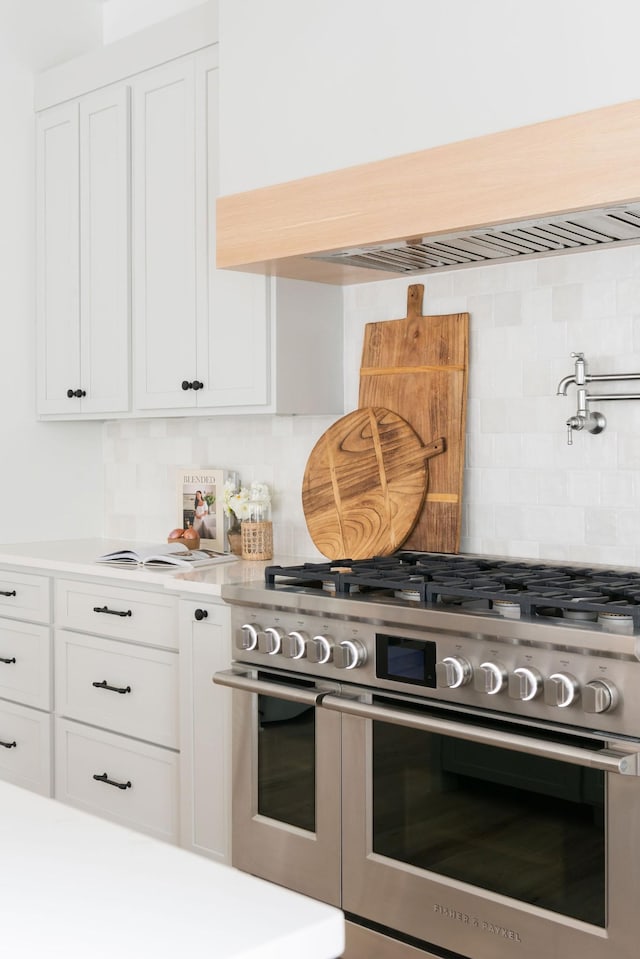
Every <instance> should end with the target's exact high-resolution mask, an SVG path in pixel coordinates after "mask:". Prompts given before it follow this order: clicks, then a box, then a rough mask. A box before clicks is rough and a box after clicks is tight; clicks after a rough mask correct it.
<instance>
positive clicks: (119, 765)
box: [0, 568, 232, 863]
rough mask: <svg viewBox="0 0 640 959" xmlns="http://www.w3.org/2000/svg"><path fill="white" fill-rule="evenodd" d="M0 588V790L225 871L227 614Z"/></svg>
mask: <svg viewBox="0 0 640 959" xmlns="http://www.w3.org/2000/svg"><path fill="white" fill-rule="evenodd" d="M0 586H2V589H0V593H1V594H2V596H1V597H0V599H1V600H2V602H0V613H2V615H0V780H7V781H9V782H12V783H15V784H16V785H19V786H22V787H24V788H26V789H31V790H33V791H34V792H39V793H42V794H43V795H46V796H54V798H56V799H58V800H61V801H62V802H65V803H69V804H71V805H73V806H77V807H79V808H81V809H84V810H85V811H88V812H91V813H94V814H96V815H98V816H103V817H105V818H107V819H112V820H114V821H116V822H119V823H121V824H123V825H125V826H128V827H130V828H133V829H137V830H139V831H141V832H144V833H148V834H149V835H152V836H155V837H158V838H160V839H164V840H166V841H168V842H172V843H176V844H178V843H179V844H180V845H182V846H184V847H186V848H188V849H191V850H192V851H193V852H197V853H200V854H202V855H205V856H208V857H210V858H212V859H216V860H218V861H219V862H224V863H229V862H230V861H231V829H230V822H231V758H230V757H231V693H230V690H228V689H226V688H223V687H220V686H215V685H214V683H213V674H214V673H215V672H217V671H218V670H221V669H227V668H228V666H229V663H230V662H231V658H232V657H231V619H230V612H229V607H228V606H227V605H226V604H225V603H224V602H223V601H222V600H221V599H219V598H212V596H211V594H208V595H207V594H202V595H198V594H194V593H192V592H189V593H182V594H180V593H179V592H178V590H179V587H178V588H177V589H176V592H173V589H175V588H176V587H175V584H174V586H172V588H171V590H168V589H165V588H164V585H162V586H159V587H157V588H155V589H154V588H153V587H151V588H145V587H144V586H143V587H142V588H140V587H139V586H138V587H136V586H135V585H134V583H131V585H130V586H128V585H127V586H120V585H119V584H118V582H117V581H116V580H109V579H108V577H106V576H105V577H101V578H98V577H95V578H94V577H90V576H77V577H74V578H72V577H69V576H67V577H65V576H60V575H59V574H57V573H54V572H53V571H52V572H51V574H50V576H46V575H34V574H27V573H21V572H20V569H19V568H18V569H17V570H13V569H8V568H7V569H4V570H0ZM51 599H53V604H52V603H51Z"/></svg>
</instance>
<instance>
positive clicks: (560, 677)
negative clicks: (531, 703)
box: [544, 673, 580, 709]
mask: <svg viewBox="0 0 640 959" xmlns="http://www.w3.org/2000/svg"><path fill="white" fill-rule="evenodd" d="M579 695H580V687H579V685H578V680H577V679H576V677H575V676H572V675H571V673H552V674H551V676H549V678H548V679H545V681H544V701H545V703H546V704H547V706H558V708H559V709H565V708H566V707H567V706H570V705H571V704H572V703H575V701H576V699H577V698H578V696H579Z"/></svg>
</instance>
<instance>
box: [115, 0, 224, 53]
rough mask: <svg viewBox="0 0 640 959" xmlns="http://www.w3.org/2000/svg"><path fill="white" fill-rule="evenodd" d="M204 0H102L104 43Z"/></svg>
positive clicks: (195, 5) (135, 31)
mask: <svg viewBox="0 0 640 959" xmlns="http://www.w3.org/2000/svg"><path fill="white" fill-rule="evenodd" d="M204 2H206V0H103V14H102V18H103V37H104V43H105V44H108V43H112V42H113V41H114V40H119V39H120V38H121V37H126V36H128V35H129V34H131V33H137V32H138V31H139V30H143V29H144V28H145V27H148V26H150V25H151V24H152V23H158V22H159V21H160V20H166V19H167V18H168V17H173V16H176V14H179V13H183V12H184V11H185V10H188V9H189V8H190V7H197V6H198V5H199V4H201V3H204Z"/></svg>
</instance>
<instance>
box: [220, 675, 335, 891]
mask: <svg viewBox="0 0 640 959" xmlns="http://www.w3.org/2000/svg"><path fill="white" fill-rule="evenodd" d="M258 673H259V674H260V676H259V677H258ZM285 677H286V678H288V679H289V680H290V681H291V680H298V682H300V679H301V677H300V676H299V675H297V676H296V675H292V674H290V673H283V672H282V671H277V672H276V671H272V672H269V671H268V670H265V669H264V668H263V667H255V666H239V665H235V666H234V667H233V668H232V669H231V670H224V671H221V672H219V673H216V674H215V675H214V677H213V681H214V682H215V683H219V684H220V685H225V686H229V687H231V689H232V794H233V797H234V800H233V807H232V842H231V863H232V865H233V866H235V867H237V868H238V869H242V870H244V871H245V872H249V873H252V874H253V875H256V876H260V877H261V878H263V879H268V880H270V881H271V882H275V883H278V884H280V885H284V886H288V887H290V888H292V889H296V890H297V891H298V892H301V893H303V894H304V895H307V896H311V897H312V898H314V899H321V900H323V901H324V902H328V903H331V904H332V905H336V906H339V905H340V899H341V875H340V839H341V800H340V785H341V724H342V717H341V716H340V715H339V714H337V713H335V712H333V713H332V712H330V711H329V710H324V709H321V708H320V700H321V698H322V695H323V694H325V693H327V691H328V690H330V691H332V692H339V690H340V686H339V684H337V683H335V682H326V681H322V680H320V681H316V682H314V684H313V685H312V686H309V687H303V686H296V685H295V684H294V685H292V684H291V682H286V683H285V682H278V678H285ZM259 695H264V696H270V697H274V698H276V699H284V700H289V701H292V702H298V703H301V704H303V705H308V706H311V707H314V708H315V752H316V779H315V796H316V830H315V832H307V831H306V830H303V829H300V828H298V827H296V826H293V825H292V824H288V823H286V822H281V821H279V820H276V819H270V818H268V817H266V816H263V815H260V814H259V813H258V788H257V786H258V727H259V720H258V696H259Z"/></svg>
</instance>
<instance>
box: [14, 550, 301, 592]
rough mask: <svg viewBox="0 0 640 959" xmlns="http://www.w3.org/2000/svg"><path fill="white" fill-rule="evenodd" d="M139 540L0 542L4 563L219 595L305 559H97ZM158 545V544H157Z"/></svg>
mask: <svg viewBox="0 0 640 959" xmlns="http://www.w3.org/2000/svg"><path fill="white" fill-rule="evenodd" d="M137 545H145V546H148V545H151V544H148V543H145V544H137V543H132V542H131V541H127V540H114V539H69V540H61V541H52V542H44V543H8V544H0V564H8V565H11V566H14V567H15V566H20V567H23V568H24V569H25V571H30V572H33V571H36V570H42V569H47V570H52V571H53V572H57V573H67V574H69V575H74V574H80V575H83V576H99V577H101V578H106V579H113V580H117V581H118V582H119V583H121V584H122V583H123V582H128V583H129V584H130V585H132V586H144V585H148V584H152V585H154V586H164V587H166V588H168V589H171V590H172V591H179V592H187V593H189V592H193V593H199V594H209V595H212V596H219V595H220V590H221V587H222V586H223V585H225V584H228V583H249V582H252V581H260V582H262V581H263V580H264V569H265V566H268V565H270V564H272V563H276V564H285V563H302V562H303V560H302V559H295V558H292V557H290V556H285V557H275V558H274V559H272V560H269V561H268V562H256V561H253V560H243V559H240V558H239V557H238V559H237V560H236V561H234V562H230V563H221V564H219V565H217V566H206V567H203V568H200V569H197V570H187V571H186V572H185V571H184V570H180V569H178V570H172V569H168V570H165V569H161V570H158V569H149V568H148V567H145V566H134V567H128V568H123V567H121V566H108V565H106V564H104V563H97V562H96V559H97V558H98V556H101V555H103V554H104V553H110V552H113V551H115V550H120V549H135V547H136V546H137ZM155 545H157V544H155Z"/></svg>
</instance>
